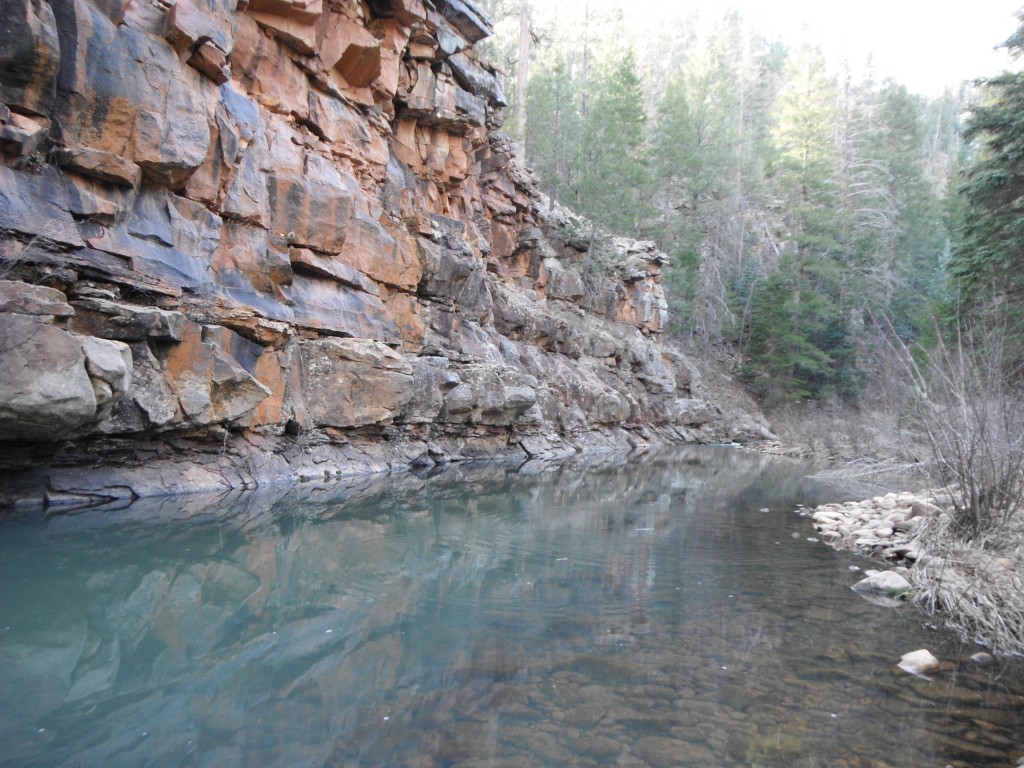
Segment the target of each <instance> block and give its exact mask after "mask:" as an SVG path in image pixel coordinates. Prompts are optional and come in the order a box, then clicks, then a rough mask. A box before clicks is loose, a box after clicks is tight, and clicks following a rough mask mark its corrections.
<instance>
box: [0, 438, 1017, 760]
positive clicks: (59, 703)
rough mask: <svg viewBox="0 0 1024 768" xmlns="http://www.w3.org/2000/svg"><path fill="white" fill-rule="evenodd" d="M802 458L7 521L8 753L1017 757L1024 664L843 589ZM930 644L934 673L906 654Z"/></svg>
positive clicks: (365, 488) (2, 545)
mask: <svg viewBox="0 0 1024 768" xmlns="http://www.w3.org/2000/svg"><path fill="white" fill-rule="evenodd" d="M806 471H807V467H806V466H801V465H799V464H794V463H792V462H788V461H782V460H778V459H770V458H767V457H762V456H757V455H751V454H748V453H743V452H739V451H734V450H725V449H722V450H718V449H708V448H704V449H699V450H692V451H679V452H673V453H670V454H661V455H658V456H654V457H646V458H641V459H639V460H636V461H630V462H626V461H624V460H623V459H621V458H616V459H608V460H605V461H603V462H600V463H598V464H596V465H593V466H590V467H582V466H578V465H573V464H566V465H562V466H559V467H551V466H542V467H539V468H538V467H529V466H528V467H525V468H523V469H522V470H520V471H518V472H517V471H515V470H513V469H510V468H507V467H499V466H493V465H492V466H489V467H485V468H482V469H481V468H477V469H472V468H455V469H453V470H450V471H447V472H444V473H441V474H439V475H436V476H433V477H429V478H428V477H422V478H419V477H412V476H409V477H404V478H397V479H396V478H392V479H389V480H387V481H384V482H381V481H373V482H367V483H365V484H363V485H361V486H358V485H357V486H353V487H349V488H346V489H343V490H342V489H334V490H323V489H314V488H309V487H302V488H299V489H293V490H291V491H288V492H284V491H282V492H280V493H278V494H276V495H267V494H260V495H256V496H248V497H246V496H230V497H224V498H217V499H211V498H209V497H196V498H188V499H179V500H176V501H162V502H149V503H147V504H145V505H143V504H140V505H137V506H135V507H132V508H131V509H128V510H120V511H118V510H108V511H102V512H100V511H95V512H90V513H83V514H77V515H63V516H53V517H50V518H49V519H48V520H43V519H42V517H41V516H40V515H31V516H28V515H18V516H8V517H6V518H3V519H2V520H0V611H2V614H0V765H2V766H105V767H114V766H126V767H127V766H130V767H132V768H137V767H138V766H157V767H160V768H163V767H164V766H238V767H239V768H242V767H245V768H251V767H253V766H289V767H291V766H361V767H362V766H414V767H417V768H441V767H447V766H474V767H481V766H493V767H495V768H499V767H501V768H506V767H507V768H516V767H520V766H522V767H523V768H537V767H538V766H638V767H639V766H847V767H848V766H892V767H893V768H912V767H913V766H938V767H939V768H941V767H942V766H946V765H954V766H1010V765H1015V764H1016V759H1017V757H1018V756H1019V755H1021V754H1024V698H1021V697H1020V694H1024V675H1022V665H1021V662H1020V661H1016V662H996V663H995V664H993V665H991V666H987V667H977V666H975V665H973V664H971V663H970V662H969V661H968V660H967V657H968V656H969V655H970V654H971V653H973V652H975V651H976V650H978V649H977V648H975V647H971V646H963V645H961V643H960V642H959V641H958V640H957V639H956V638H955V637H954V636H952V635H951V634H949V633H947V632H944V631H942V630H936V629H934V628H929V627H928V626H927V621H928V620H927V619H926V618H925V617H922V616H921V615H919V614H918V613H917V612H916V610H914V609H913V608H910V607H906V608H902V609H899V610H895V609H886V608H880V607H878V606H875V605H872V604H870V603H867V602H865V601H863V600H862V599H861V598H859V597H858V596H857V595H856V594H854V593H853V592H851V591H850V589H849V586H850V585H851V584H852V583H853V582H854V581H856V579H857V578H858V575H857V574H856V573H854V572H851V571H850V569H849V566H851V565H854V564H859V565H861V566H864V567H869V564H868V563H866V562H865V561H862V560H857V559H855V558H853V557H852V556H849V555H844V554H842V553H837V552H834V551H832V550H831V549H829V548H828V547H826V546H824V545H823V544H817V543H814V542H811V541H808V538H809V537H813V535H814V531H813V529H812V528H811V526H810V523H809V522H808V521H807V520H806V519H804V518H801V517H799V516H797V515H795V514H794V513H793V507H794V505H796V504H807V505H810V504H812V503H815V502H817V501H821V500H825V499H829V500H834V499H836V498H837V497H838V496H841V495H842V492H841V491H839V490H837V489H835V488H828V487H821V486H815V485H814V484H812V483H811V482H810V481H807V480H805V479H803V475H804V474H805V473H806ZM764 507H768V508H769V509H770V511H767V512H762V511H760V510H761V509H762V508H764ZM921 647H927V648H929V649H931V650H932V652H933V653H935V654H936V655H937V656H939V657H940V658H941V659H943V660H944V661H946V662H948V663H947V668H946V669H945V670H944V671H943V672H941V673H940V674H939V675H937V676H936V677H935V678H934V679H933V680H923V679H919V678H912V677H909V676H907V675H905V674H904V673H902V672H900V671H899V670H898V669H897V668H896V666H895V663H896V661H898V659H899V657H900V656H901V655H902V654H903V653H905V652H907V651H911V650H915V649H917V648H921Z"/></svg>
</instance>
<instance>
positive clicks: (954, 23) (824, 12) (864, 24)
mask: <svg viewBox="0 0 1024 768" xmlns="http://www.w3.org/2000/svg"><path fill="white" fill-rule="evenodd" d="M587 1H588V0H562V3H567V2H571V3H572V4H579V5H582V4H583V3H584V2H587ZM589 1H590V2H591V3H593V0H589ZM621 4H622V7H623V9H624V12H625V14H626V15H627V17H628V16H634V17H636V18H638V19H640V20H643V19H644V18H645V17H647V18H646V20H647V21H648V22H649V21H650V19H651V17H654V16H657V17H662V18H667V17H669V16H671V15H673V14H679V15H685V14H687V12H688V11H690V10H692V9H697V10H698V11H699V13H700V17H701V18H702V19H709V20H714V19H716V18H720V17H721V15H722V14H723V13H724V12H725V11H726V10H728V9H729V8H735V9H736V10H738V11H739V12H740V14H741V16H742V17H743V18H744V19H748V20H750V21H751V22H753V23H754V25H755V26H756V27H757V28H758V29H760V30H762V31H763V32H765V33H766V34H768V35H772V34H778V35H779V36H780V37H781V38H782V39H783V40H784V41H786V42H789V43H797V42H799V41H800V40H802V39H803V35H804V34H805V31H806V34H807V36H808V38H809V39H810V40H811V41H812V42H817V43H820V44H821V46H822V48H823V51H824V52H825V54H826V56H827V57H828V58H829V59H831V60H833V61H835V62H838V61H842V60H846V61H848V62H849V64H850V66H851V69H852V70H853V71H854V72H855V73H856V72H858V70H859V69H860V68H861V67H863V66H864V62H866V60H867V58H868V56H869V54H870V55H871V57H872V60H873V63H874V67H875V72H876V74H877V76H878V79H883V78H885V77H886V76H891V77H893V79H895V80H897V81H898V82H901V83H903V84H905V85H906V86H907V87H908V88H909V89H910V90H911V91H912V92H915V93H919V94H921V95H925V96H934V95H938V94H940V93H941V92H942V91H943V90H944V89H945V88H946V87H952V88H955V87H956V86H958V85H959V84H960V83H961V82H963V81H964V80H973V79H975V78H978V77H984V76H988V75H994V74H997V73H999V72H1000V71H1002V70H1004V69H1007V68H1011V67H1012V66H1014V63H1013V62H1012V61H1011V60H1010V58H1009V56H1008V55H1007V54H1006V52H1005V51H1003V50H1000V51H999V52H996V51H994V50H993V49H994V47H995V46H996V45H998V44H999V43H1001V42H1002V41H1003V40H1005V39H1006V38H1008V37H1009V36H1010V35H1011V34H1012V33H1013V31H1014V30H1015V29H1016V28H1017V24H1018V22H1017V19H1016V16H1015V14H1016V12H1017V11H1018V10H1019V9H1020V8H1021V7H1022V5H1024V0H968V2H964V3H962V4H961V3H959V2H952V1H951V0H946V2H943V1H942V0H852V1H845V2H844V1H842V0H622V2H621ZM563 7H564V5H563Z"/></svg>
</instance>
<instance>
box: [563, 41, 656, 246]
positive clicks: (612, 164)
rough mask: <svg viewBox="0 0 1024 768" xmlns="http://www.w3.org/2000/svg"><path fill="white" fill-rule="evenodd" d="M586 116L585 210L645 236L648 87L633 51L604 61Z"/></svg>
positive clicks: (581, 192) (580, 190) (617, 229)
mask: <svg viewBox="0 0 1024 768" xmlns="http://www.w3.org/2000/svg"><path fill="white" fill-rule="evenodd" d="M602 64H603V67H602V70H601V71H600V73H599V77H597V78H595V79H594V81H593V83H592V85H591V87H590V98H589V102H588V107H587V112H586V114H585V115H583V156H582V164H581V167H580V168H579V184H578V186H577V190H576V192H577V203H578V206H579V210H580V212H581V213H583V214H584V215H586V216H588V217H590V218H591V219H593V220H594V221H595V222H597V223H598V224H600V225H601V226H603V227H604V228H605V229H607V230H609V231H611V232H614V233H616V234H624V235H634V236H635V235H637V234H639V227H640V222H641V221H642V220H643V219H644V218H645V213H646V211H645V205H644V204H645V200H646V190H647V178H648V176H647V156H646V151H645V147H644V125H645V122H646V114H645V110H644V92H643V83H642V81H641V79H640V75H639V73H638V71H637V67H636V59H635V57H634V55H633V49H632V48H631V47H629V46H625V47H624V48H623V49H622V50H620V51H616V52H613V53H612V54H611V55H610V56H609V57H608V58H607V59H606V60H605V61H604V62H602Z"/></svg>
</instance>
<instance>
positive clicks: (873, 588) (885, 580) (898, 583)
mask: <svg viewBox="0 0 1024 768" xmlns="http://www.w3.org/2000/svg"><path fill="white" fill-rule="evenodd" d="M851 589H853V591H854V592H859V593H862V594H864V593H872V594H883V595H886V596H888V597H899V596H900V595H903V594H904V593H906V592H908V591H909V590H910V582H909V581H907V580H906V579H905V578H903V576H901V575H900V574H898V573H896V572H895V571H867V578H864V579H861V580H860V581H858V582H857V583H856V584H854V585H853V587H851Z"/></svg>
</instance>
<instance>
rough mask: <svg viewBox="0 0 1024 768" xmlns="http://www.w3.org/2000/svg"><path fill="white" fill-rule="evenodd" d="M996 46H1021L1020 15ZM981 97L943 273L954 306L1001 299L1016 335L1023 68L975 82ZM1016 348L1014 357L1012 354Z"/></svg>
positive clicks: (1020, 287)
mask: <svg viewBox="0 0 1024 768" xmlns="http://www.w3.org/2000/svg"><path fill="white" fill-rule="evenodd" d="M1020 19H1021V24H1020V27H1019V28H1018V30H1017V32H1016V33H1015V34H1014V35H1013V36H1012V37H1011V38H1010V39H1009V40H1007V41H1006V42H1005V43H1004V44H1003V45H1004V47H1006V48H1008V49H1009V51H1010V52H1011V54H1012V55H1014V56H1015V57H1017V56H1020V55H1021V54H1022V53H1024V14H1022V15H1021V16H1020ZM981 87H982V94H983V101H982V102H981V103H980V104H978V105H977V106H975V107H974V108H973V109H972V110H971V114H970V117H969V120H968V123H967V126H966V129H965V131H964V139H965V140H966V141H968V142H971V141H974V142H977V144H978V146H977V154H976V156H975V158H974V160H973V162H971V163H970V165H969V167H968V168H967V171H966V177H965V181H964V183H963V185H962V186H961V188H960V196H961V198H962V202H963V218H962V224H961V226H962V230H961V233H960V234H961V240H960V243H959V244H958V247H957V249H956V251H955V253H954V256H953V259H952V260H951V262H950V265H949V273H950V276H951V278H952V280H953V283H954V286H955V288H956V289H957V291H958V294H959V301H960V304H961V306H962V307H964V308H967V309H984V308H985V307H986V306H989V307H991V306H992V305H996V304H1002V305H1004V306H1005V309H1007V310H1009V312H1010V315H1011V316H1010V318H1009V320H1010V323H1011V326H1012V335H1013V336H1014V337H1016V340H1017V344H1018V345H1020V344H1022V343H1024V342H1022V340H1024V317H1022V316H1021V315H1022V308H1024V72H1021V71H1018V72H1006V73H1003V74H1001V75H998V76H996V77H992V78H989V79H987V80H984V81H981ZM1020 356H1021V353H1020V352H1018V353H1017V354H1016V355H1015V357H1018V358H1019V357H1020Z"/></svg>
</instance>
